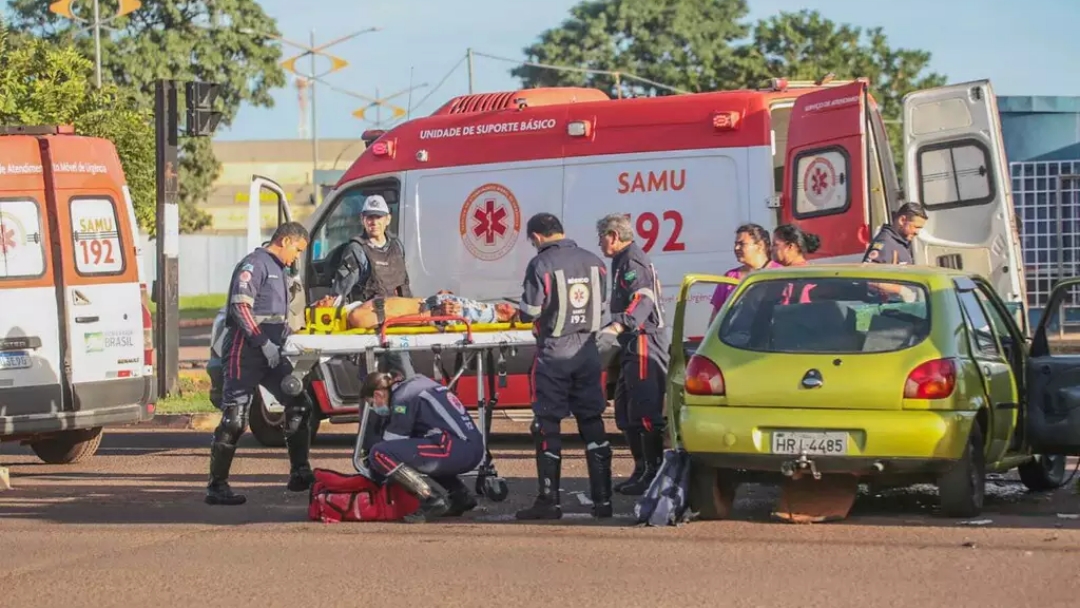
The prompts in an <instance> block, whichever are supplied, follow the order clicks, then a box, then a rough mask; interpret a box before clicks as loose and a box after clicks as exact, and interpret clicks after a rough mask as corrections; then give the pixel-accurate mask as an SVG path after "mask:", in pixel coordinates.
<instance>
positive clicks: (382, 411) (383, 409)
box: [371, 402, 390, 416]
mask: <svg viewBox="0 0 1080 608" xmlns="http://www.w3.org/2000/svg"><path fill="white" fill-rule="evenodd" d="M371 409H373V410H375V413H376V414H378V415H380V416H389V415H390V405H389V404H387V405H382V406H379V405H375V403H374V402H372V403H371Z"/></svg>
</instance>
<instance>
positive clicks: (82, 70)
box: [0, 21, 156, 233]
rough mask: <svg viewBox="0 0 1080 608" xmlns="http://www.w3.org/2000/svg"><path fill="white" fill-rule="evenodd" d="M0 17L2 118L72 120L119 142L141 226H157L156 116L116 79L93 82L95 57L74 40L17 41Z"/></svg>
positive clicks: (9, 121)
mask: <svg viewBox="0 0 1080 608" xmlns="http://www.w3.org/2000/svg"><path fill="white" fill-rule="evenodd" d="M12 38H13V37H12V36H10V35H9V33H8V32H7V29H6V27H5V26H4V24H3V22H2V21H0V124H4V125H61V124H65V125H66V124H71V125H74V126H75V129H76V132H77V133H79V134H82V135H91V136H95V137H103V138H106V139H109V140H111V141H112V142H113V145H115V146H116V151H117V154H118V155H119V156H120V163H121V164H122V165H123V168H124V174H125V176H126V177H127V182H128V188H129V189H130V190H131V196H132V198H133V199H134V202H135V217H136V219H137V220H138V222H139V225H140V226H143V227H149V228H150V229H151V233H152V229H153V226H154V210H155V204H154V202H155V195H156V192H155V183H154V129H153V117H152V116H151V115H150V113H149V112H147V111H146V110H145V109H143V108H140V107H139V106H138V104H137V103H136V102H135V101H134V100H133V99H131V97H130V96H126V95H124V93H123V91H121V90H120V89H119V88H118V87H116V86H115V85H108V86H105V87H102V88H101V89H100V90H98V89H95V88H94V82H93V79H92V78H91V77H90V75H91V74H93V63H92V62H91V61H90V60H88V59H86V58H85V57H83V56H82V55H81V54H80V53H79V52H78V51H77V50H75V49H74V48H72V47H70V46H57V45H53V44H49V43H46V42H44V41H42V40H38V39H29V40H23V41H21V43H19V44H15V43H14V41H13V40H12Z"/></svg>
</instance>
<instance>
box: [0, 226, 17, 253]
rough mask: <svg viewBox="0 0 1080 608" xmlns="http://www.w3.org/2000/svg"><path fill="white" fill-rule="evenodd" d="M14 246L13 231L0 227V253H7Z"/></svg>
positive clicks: (12, 229)
mask: <svg viewBox="0 0 1080 608" xmlns="http://www.w3.org/2000/svg"><path fill="white" fill-rule="evenodd" d="M15 245H16V243H15V229H14V228H8V227H6V226H2V225H0V251H2V252H3V253H8V252H9V251H11V250H13V249H15Z"/></svg>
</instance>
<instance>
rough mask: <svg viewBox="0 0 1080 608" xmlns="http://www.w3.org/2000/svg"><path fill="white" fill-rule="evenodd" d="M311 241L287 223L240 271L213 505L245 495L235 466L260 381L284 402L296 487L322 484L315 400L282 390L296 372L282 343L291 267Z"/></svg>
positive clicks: (215, 449)
mask: <svg viewBox="0 0 1080 608" xmlns="http://www.w3.org/2000/svg"><path fill="white" fill-rule="evenodd" d="M307 244H308V232H307V230H306V229H305V228H304V226H303V225H302V224H299V223H297V222H288V223H285V224H282V225H281V226H279V227H278V229H277V231H275V232H274V236H273V237H272V238H271V239H270V244H269V245H268V246H266V247H259V248H258V249H256V250H255V251H253V252H251V253H249V254H247V255H246V256H244V259H242V260H240V263H239V264H237V265H236V268H235V269H234V270H233V274H232V280H231V281H230V283H229V296H228V304H227V305H228V307H229V308H228V316H227V317H226V321H225V328H226V329H225V332H226V333H225V340H224V345H223V347H222V355H223V358H224V361H223V365H224V368H225V369H224V386H223V388H222V395H221V422H220V423H219V424H218V426H217V428H216V429H215V430H214V439H213V442H212V443H211V444H210V482H209V484H208V485H207V488H206V502H207V504H211V505H239V504H243V503H244V502H245V500H246V499H245V497H244V496H243V495H242V494H234V493H233V492H232V489H230V488H229V482H228V478H229V469H230V467H231V465H232V460H233V455H234V454H236V442H237V441H238V440H239V439H240V436H241V435H243V433H244V430H245V429H246V428H247V422H248V413H249V411H250V408H251V402H252V398H253V397H254V393H255V390H256V389H257V387H258V386H259V385H260V384H261V385H262V386H265V387H266V389H267V390H268V391H270V393H271V394H273V396H274V398H275V399H277V400H278V403H281V404H283V405H284V406H285V444H286V446H288V450H289V465H290V473H289V482H288V488H289V490H290V491H293V492H302V491H305V490H307V489H308V488H310V487H311V484H312V483H313V482H314V481H315V476H314V475H313V474H312V471H311V466H310V465H309V463H308V451H309V448H310V447H311V430H310V424H311V405H310V403H309V402H308V400H307V398H305V397H304V396H302V395H301V396H298V397H290V396H288V395H286V394H285V392H284V391H283V390H282V388H281V380H282V379H283V378H284V377H285V376H287V375H288V374H289V372H290V371H291V369H290V367H289V365H288V363H287V362H285V361H282V359H281V346H282V344H284V343H285V338H286V337H288V334H289V326H288V323H287V315H288V280H287V278H286V275H285V271H286V269H287V268H288V266H289V265H291V264H292V263H293V262H294V261H296V258H297V257H298V256H299V255H300V252H301V251H303V250H304V248H306V247H307Z"/></svg>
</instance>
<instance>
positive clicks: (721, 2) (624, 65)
mask: <svg viewBox="0 0 1080 608" xmlns="http://www.w3.org/2000/svg"><path fill="white" fill-rule="evenodd" d="M748 13H749V11H748V9H747V7H746V1H745V0H588V1H586V2H582V3H581V4H578V5H577V6H575V7H573V8H572V9H570V18H569V19H567V20H566V21H564V22H563V24H562V25H561V26H560V27H558V28H554V29H550V30H547V31H546V32H544V33H543V34H541V35H540V40H539V42H537V43H535V44H533V45H531V46H529V47H528V48H526V49H525V56H526V57H527V58H528V60H529V61H530V62H534V63H544V64H555V65H561V66H572V67H579V68H587V69H591V70H607V71H611V72H621V73H630V74H634V75H636V76H640V77H642V78H647V79H649V80H652V81H655V82H659V83H661V84H664V85H668V86H673V87H676V88H678V89H680V90H681V91H688V92H699V91H713V90H718V89H726V88H734V87H736V86H738V85H739V84H741V82H742V81H743V78H744V74H745V73H746V71H747V67H748V66H746V65H744V64H745V63H746V62H747V61H748V59H747V58H746V57H745V56H740V55H739V54H738V52H737V51H738V49H737V47H736V46H735V45H734V43H735V42H736V41H737V40H740V39H743V38H745V37H746V36H747V35H749V33H750V28H749V26H747V25H745V24H743V23H741V22H740V20H741V19H743V18H745V17H746V15H747V14H748ZM511 74H512V75H513V76H516V77H518V78H521V80H522V82H523V83H524V85H525V86H526V87H538V86H540V87H548V86H588V87H595V88H598V89H602V90H604V91H607V92H609V93H610V94H612V95H614V94H616V93H618V92H619V87H617V86H616V82H615V78H614V77H613V76H610V75H605V74H587V73H582V72H565V71H556V70H549V69H545V68H538V67H535V66H530V65H522V66H520V67H517V68H514V69H513V70H512V71H511ZM619 84H620V85H622V86H621V89H622V93H624V94H632V95H666V94H670V93H672V92H673V91H669V90H664V89H661V88H657V87H655V86H652V85H649V84H647V83H641V82H635V81H627V80H624V79H620V81H619Z"/></svg>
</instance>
